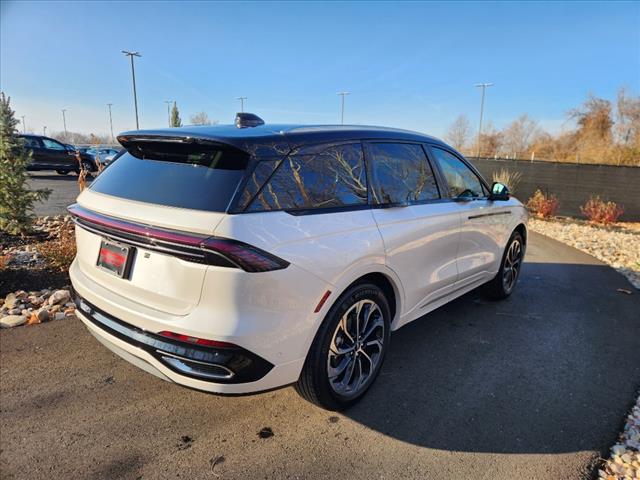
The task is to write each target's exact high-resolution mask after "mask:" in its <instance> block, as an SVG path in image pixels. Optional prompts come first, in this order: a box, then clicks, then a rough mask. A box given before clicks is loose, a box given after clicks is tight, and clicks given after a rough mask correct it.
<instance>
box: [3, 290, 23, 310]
mask: <svg viewBox="0 0 640 480" xmlns="http://www.w3.org/2000/svg"><path fill="white" fill-rule="evenodd" d="M19 301H20V300H18V298H17V297H16V294H15V293H10V294H8V295H7V296H6V297H4V306H5V307H6V308H7V309H9V310H11V309H12V308H14V307H15V306H16V305H17V304H18V302H19Z"/></svg>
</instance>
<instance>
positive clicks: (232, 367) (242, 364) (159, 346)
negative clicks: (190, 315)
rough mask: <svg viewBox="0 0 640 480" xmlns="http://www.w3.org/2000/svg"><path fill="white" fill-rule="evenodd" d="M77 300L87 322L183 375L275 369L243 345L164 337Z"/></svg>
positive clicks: (210, 376) (231, 377)
mask: <svg viewBox="0 0 640 480" xmlns="http://www.w3.org/2000/svg"><path fill="white" fill-rule="evenodd" d="M74 302H75V304H76V306H77V310H79V311H80V312H81V313H82V316H83V317H84V318H83V320H84V321H85V324H86V323H87V322H90V323H92V324H93V327H94V329H95V330H101V331H102V332H103V333H106V334H109V336H110V337H115V338H118V339H120V340H121V341H123V342H125V343H127V344H128V345H130V346H132V347H135V348H136V349H138V350H142V351H144V352H146V353H147V354H149V355H151V356H152V357H153V358H154V359H155V360H157V361H158V362H160V363H161V364H162V365H163V366H165V367H166V368H168V369H169V370H172V371H173V372H175V373H177V374H179V375H182V376H185V377H190V378H195V379H198V380H204V381H213V382H217V383H230V384H233V383H249V382H255V381H258V380H260V379H262V378H264V376H265V375H267V374H268V373H269V372H270V371H271V370H272V369H273V365H272V364H271V363H269V362H268V361H266V360H265V359H263V358H261V357H259V356H258V355H255V354H253V353H251V352H249V351H248V350H245V349H243V348H241V347H237V346H236V347H204V346H199V345H191V344H188V343H185V342H180V341H176V340H172V339H168V338H164V337H162V336H160V335H157V334H154V333H150V332H146V331H144V330H142V329H141V328H138V327H135V326H133V325H130V324H128V323H126V322H123V321H121V320H119V319H117V318H115V317H113V316H112V315H109V314H108V313H106V312H104V311H103V310H101V309H99V308H98V307H96V306H95V305H92V304H90V303H89V302H88V301H86V300H85V299H83V298H82V297H80V295H78V294H77V293H75V294H74ZM95 330H92V332H93V331H95Z"/></svg>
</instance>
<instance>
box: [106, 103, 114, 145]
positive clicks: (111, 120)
mask: <svg viewBox="0 0 640 480" xmlns="http://www.w3.org/2000/svg"><path fill="white" fill-rule="evenodd" d="M112 105H113V103H107V107H109V127H110V128H111V143H115V138H113V118H112V117H111V106H112Z"/></svg>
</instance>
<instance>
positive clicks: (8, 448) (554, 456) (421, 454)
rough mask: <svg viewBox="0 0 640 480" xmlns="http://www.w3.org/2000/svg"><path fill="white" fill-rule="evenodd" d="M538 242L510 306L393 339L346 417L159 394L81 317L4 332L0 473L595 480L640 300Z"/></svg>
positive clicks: (615, 419) (182, 392) (281, 395)
mask: <svg viewBox="0 0 640 480" xmlns="http://www.w3.org/2000/svg"><path fill="white" fill-rule="evenodd" d="M531 237H532V238H531V245H530V248H529V251H528V257H527V263H526V265H525V269H524V271H523V276H522V278H521V283H520V284H519V288H518V290H517V291H516V293H515V294H514V295H513V296H512V297H511V298H510V299H508V300H506V301H503V302H498V303H494V302H488V301H486V300H484V299H483V298H482V297H481V296H480V295H479V294H478V293H476V292H472V293H471V294H468V295H466V296H464V297H463V298H461V299H458V300H457V301H455V302H453V303H451V304H449V305H447V306H445V307H443V308H441V309H439V310H437V311H435V312H433V313H431V314H429V315H428V316H426V317H425V318H423V319H421V320H418V321H416V322H414V323H412V324H410V325H408V326H407V327H405V328H403V329H401V330H400V331H398V332H396V333H395V334H394V335H393V336H392V345H391V349H390V352H389V356H388V358H387V360H386V363H385V365H384V367H383V370H382V373H381V376H380V377H379V379H378V381H377V382H376V384H375V385H374V386H373V388H372V389H371V390H370V391H369V393H368V394H367V396H366V397H365V399H364V400H363V401H362V402H361V403H360V404H358V405H356V406H355V407H354V408H352V409H351V410H349V411H347V412H345V413H342V414H337V413H331V412H327V411H323V410H320V409H318V408H316V407H314V406H312V405H310V404H308V403H306V402H304V401H303V400H301V399H300V398H299V397H298V396H297V395H296V394H295V392H294V391H293V389H292V388H285V389H281V390H277V391H273V392H269V393H265V394H260V395H253V396H247V397H220V396H213V395H208V394H204V393H200V392H197V391H191V390H187V389H184V388H181V387H178V386H176V385H172V384H169V383H165V382H163V381H162V380H159V379H157V378H156V377H154V376H152V375H149V374H147V373H144V372H142V371H141V370H138V369H137V368H135V367H133V366H131V365H129V364H128V363H126V362H124V361H122V360H120V359H119V358H117V357H116V356H114V355H113V354H111V353H110V352H109V351H107V350H106V349H105V348H103V347H102V346H100V345H99V344H98V343H97V341H96V340H94V339H93V337H91V336H90V335H89V334H88V333H87V331H86V330H85V329H84V328H83V326H82V324H81V323H80V322H79V321H77V320H63V321H57V322H51V323H46V324H42V325H38V326H35V327H19V328H16V329H13V330H10V331H2V332H0V345H1V348H0V374H1V375H0V436H1V438H0V440H1V450H0V477H2V478H3V479H9V478H16V479H17V478H29V479H51V478H78V479H82V478H87V479H88V478H91V479H94V478H131V479H139V478H153V479H155V478H178V477H180V478H212V479H213V478H252V479H253V478H354V479H359V478H362V479H371V478H393V479H397V478H420V479H425V478H434V479H436V478H437V479H456V480H457V479H462V478H473V479H536V480H538V479H546V478H549V479H560V478H562V479H564V478H590V477H589V475H590V471H591V469H592V466H593V465H594V464H595V462H596V461H597V459H598V457H599V456H600V455H601V454H603V453H605V452H606V450H607V449H608V447H609V446H610V445H611V444H612V443H613V442H614V440H615V438H616V435H617V432H618V431H619V428H620V427H621V425H622V421H623V418H624V416H625V414H626V412H627V410H628V409H629V408H630V406H631V405H632V403H633V401H634V396H635V393H636V391H637V388H638V387H639V386H640V385H639V384H638V380H639V379H640V355H638V351H640V323H639V322H638V311H640V296H638V294H637V292H635V291H634V293H633V294H632V295H627V294H624V293H620V292H617V291H616V289H617V288H619V287H623V288H629V286H628V284H627V282H626V280H625V279H624V278H623V277H622V276H620V275H618V274H617V273H615V272H614V271H613V270H611V269H610V268H608V267H606V266H604V265H602V264H601V263H599V262H598V261H597V260H595V259H593V258H592V257H589V256H587V255H585V254H582V253H580V252H577V251H575V250H573V249H571V248H569V247H566V246H564V245H562V244H560V243H557V242H555V241H553V240H550V239H547V238H545V237H541V236H538V235H536V234H532V235H531ZM264 428H270V429H271V431H272V432H273V436H270V437H269V436H268V435H263V436H265V437H268V438H261V436H260V435H259V432H260V431H261V430H262V429H264Z"/></svg>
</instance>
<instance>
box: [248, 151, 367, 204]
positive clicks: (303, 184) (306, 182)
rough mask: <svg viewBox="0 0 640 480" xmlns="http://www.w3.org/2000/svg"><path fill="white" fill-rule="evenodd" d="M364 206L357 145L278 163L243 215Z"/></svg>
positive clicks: (361, 162)
mask: <svg viewBox="0 0 640 480" xmlns="http://www.w3.org/2000/svg"><path fill="white" fill-rule="evenodd" d="M366 203H367V177H366V172H365V168H364V159H363V156H362V147H361V145H360V144H353V145H339V146H333V147H330V148H328V149H326V150H324V151H323V152H321V153H318V154H314V155H293V156H289V157H287V158H286V159H284V160H283V161H282V163H281V164H280V166H279V167H278V169H277V170H276V172H275V173H274V174H273V176H272V177H271V179H270V180H269V182H267V184H266V185H265V186H264V187H263V188H262V190H261V192H260V194H259V195H258V196H257V197H256V198H255V199H254V200H253V202H252V203H251V205H250V206H249V208H248V209H247V211H250V212H255V211H260V210H295V209H303V210H305V209H315V208H331V207H342V206H349V205H365V204H366Z"/></svg>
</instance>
